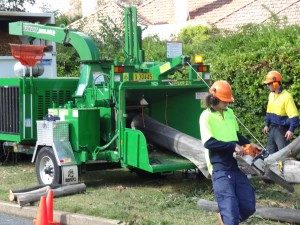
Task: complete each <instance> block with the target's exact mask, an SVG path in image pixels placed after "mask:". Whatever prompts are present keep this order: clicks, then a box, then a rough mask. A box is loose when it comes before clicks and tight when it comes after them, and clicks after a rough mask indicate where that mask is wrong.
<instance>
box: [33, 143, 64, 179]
mask: <svg viewBox="0 0 300 225" xmlns="http://www.w3.org/2000/svg"><path fill="white" fill-rule="evenodd" d="M35 170H36V175H37V179H38V182H39V184H42V185H46V184H47V185H49V184H61V179H62V174H61V168H60V166H58V164H57V161H56V158H55V155H54V152H53V149H52V148H51V147H43V148H41V149H40V151H39V152H38V155H37V157H36V162H35Z"/></svg>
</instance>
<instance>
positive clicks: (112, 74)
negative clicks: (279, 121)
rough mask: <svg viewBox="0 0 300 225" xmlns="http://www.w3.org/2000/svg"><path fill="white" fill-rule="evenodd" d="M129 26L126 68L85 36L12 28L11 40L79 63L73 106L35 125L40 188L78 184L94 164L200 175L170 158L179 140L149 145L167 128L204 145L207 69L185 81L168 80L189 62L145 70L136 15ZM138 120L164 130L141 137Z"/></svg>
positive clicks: (131, 11)
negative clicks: (42, 46) (24, 39)
mask: <svg viewBox="0 0 300 225" xmlns="http://www.w3.org/2000/svg"><path fill="white" fill-rule="evenodd" d="M124 25H125V47H124V54H125V60H124V62H122V63H117V62H116V61H117V60H115V61H105V60H102V59H101V56H100V52H99V50H98V49H97V47H96V45H95V43H94V42H93V41H92V39H91V38H90V37H88V36H86V35H85V34H82V33H80V32H76V31H71V30H67V29H65V28H60V27H53V26H45V25H40V24H33V23H26V22H14V23H11V24H10V27H9V31H10V34H14V35H23V36H29V37H31V38H32V37H33V38H39V39H44V40H50V41H54V42H57V43H62V44H67V45H71V46H73V47H74V48H75V49H76V50H77V52H78V54H79V56H80V59H81V71H80V78H79V81H78V85H77V89H76V91H75V92H74V94H73V99H72V101H66V102H63V103H62V102H59V103H60V107H52V108H49V109H48V113H45V114H48V119H46V120H39V121H37V142H36V146H35V151H34V154H33V159H32V161H33V162H35V165H36V172H37V178H38V181H39V183H41V184H53V183H63V184H64V183H73V182H78V168H84V167H85V166H87V165H89V164H95V163H100V164H102V165H107V167H110V166H112V165H117V166H119V167H126V168H129V169H130V170H133V171H136V172H144V173H150V174H152V173H154V174H155V173H164V172H172V171H176V170H188V169H194V168H196V166H195V165H194V163H192V162H191V161H190V160H187V159H186V158H184V157H182V156H181V155H179V154H177V153H174V151H169V150H170V149H174V148H175V149H176V147H177V144H178V145H180V143H177V142H176V143H177V144H175V141H176V140H175V139H174V140H173V139H168V140H167V139H162V140H160V141H159V142H158V143H157V142H152V141H151V140H152V138H153V136H155V135H154V134H155V132H154V130H159V129H162V126H161V125H163V127H164V129H165V127H167V128H166V130H165V131H164V133H169V130H172V132H173V131H176V132H178V134H180V136H184V137H189V138H190V139H188V140H196V138H198V137H199V125H198V118H199V115H200V113H201V111H202V110H203V108H202V107H201V104H200V101H199V100H200V98H202V97H203V96H204V93H206V92H207V86H206V85H205V84H204V82H203V81H202V80H201V79H199V76H202V78H207V77H208V74H209V66H207V65H204V64H193V65H192V66H189V67H188V70H189V72H188V74H187V79H186V80H181V81H178V80H172V79H169V75H171V74H173V73H174V72H176V71H178V70H181V69H182V68H183V67H184V66H185V65H186V64H187V62H189V57H186V56H178V57H175V58H172V59H167V60H166V62H145V61H144V52H143V50H142V39H141V27H140V26H138V25H137V12H136V8H134V7H128V8H125V19H124ZM196 71H197V72H198V71H200V72H199V73H197V72H196ZM53 82H59V80H58V79H53ZM62 85H67V84H65V83H64V84H62ZM136 117H140V118H142V120H141V121H142V122H140V123H139V125H141V123H142V124H143V121H144V120H143V118H146V117H147V118H151V119H152V120H154V121H156V122H157V124H160V125H158V126H156V127H155V128H154V129H153V132H151V131H150V132H142V131H141V130H140V129H137V127H135V126H134V125H133V120H134V119H135V118H136ZM174 129H176V130H174ZM172 140H173V141H174V143H172ZM187 142H189V141H187ZM175 145H176V146H175ZM185 150H186V151H188V149H185Z"/></svg>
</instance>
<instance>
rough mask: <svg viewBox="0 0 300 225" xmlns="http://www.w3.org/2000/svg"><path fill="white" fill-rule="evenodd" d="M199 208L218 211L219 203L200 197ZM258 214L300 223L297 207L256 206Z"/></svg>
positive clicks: (272, 218) (267, 217)
mask: <svg viewBox="0 0 300 225" xmlns="http://www.w3.org/2000/svg"><path fill="white" fill-rule="evenodd" d="M197 205H198V207H199V208H201V209H203V210H205V211H213V212H218V211H219V209H218V205H217V203H216V202H214V201H208V200H205V199H199V200H198V202H197ZM254 215H256V216H260V217H262V218H264V219H269V220H275V221H282V222H288V223H297V224H298V223H300V211H299V210H296V209H286V208H276V207H262V206H258V207H256V212H255V214H254Z"/></svg>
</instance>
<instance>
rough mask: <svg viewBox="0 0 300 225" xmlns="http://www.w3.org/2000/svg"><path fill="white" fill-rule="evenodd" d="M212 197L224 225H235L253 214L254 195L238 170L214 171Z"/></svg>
mask: <svg viewBox="0 0 300 225" xmlns="http://www.w3.org/2000/svg"><path fill="white" fill-rule="evenodd" d="M212 181H213V189H214V195H215V197H216V200H217V202H218V206H219V210H220V214H221V217H222V219H223V222H224V224H225V225H237V224H239V223H240V222H242V221H244V220H246V219H247V218H248V217H249V216H251V215H252V214H253V213H254V212H255V193H254V189H253V187H252V185H251V184H250V182H249V180H248V178H247V176H246V175H245V174H244V173H243V172H241V171H240V170H235V171H224V170H218V171H214V172H213V174H212Z"/></svg>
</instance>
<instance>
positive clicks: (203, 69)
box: [197, 65, 208, 72]
mask: <svg viewBox="0 0 300 225" xmlns="http://www.w3.org/2000/svg"><path fill="white" fill-rule="evenodd" d="M197 71H198V72H207V71H208V69H207V66H203V65H200V66H198V68H197Z"/></svg>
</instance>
